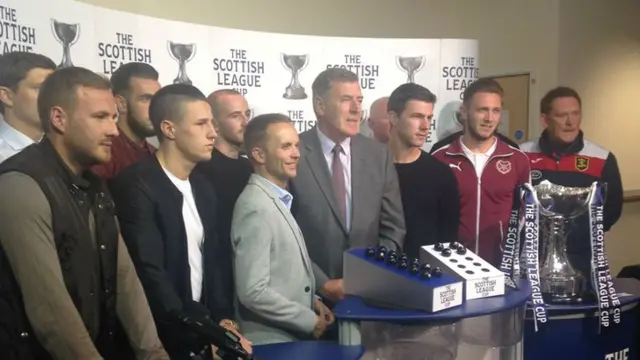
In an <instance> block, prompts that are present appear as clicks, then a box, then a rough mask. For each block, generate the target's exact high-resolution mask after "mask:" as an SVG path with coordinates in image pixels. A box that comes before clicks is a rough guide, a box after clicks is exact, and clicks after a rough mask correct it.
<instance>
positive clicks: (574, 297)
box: [542, 292, 596, 305]
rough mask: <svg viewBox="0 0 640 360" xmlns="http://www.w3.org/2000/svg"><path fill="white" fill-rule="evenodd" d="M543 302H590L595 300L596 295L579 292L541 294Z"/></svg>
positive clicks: (555, 303)
mask: <svg viewBox="0 0 640 360" xmlns="http://www.w3.org/2000/svg"><path fill="white" fill-rule="evenodd" d="M542 298H543V299H544V302H545V303H547V304H552V305H581V304H590V303H593V302H595V301H596V297H595V296H594V295H593V294H591V293H587V292H585V293H581V294H544V293H543V294H542Z"/></svg>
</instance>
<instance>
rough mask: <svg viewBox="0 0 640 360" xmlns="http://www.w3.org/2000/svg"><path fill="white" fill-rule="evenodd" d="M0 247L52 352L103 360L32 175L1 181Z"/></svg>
mask: <svg viewBox="0 0 640 360" xmlns="http://www.w3.org/2000/svg"><path fill="white" fill-rule="evenodd" d="M0 246H2V249H3V250H4V252H5V255H6V256H7V259H8V261H9V264H10V265H11V268H12V270H13V273H14V275H15V278H16V280H17V282H18V284H19V285H20V290H21V292H22V297H23V301H24V306H25V310H26V313H27V317H28V319H29V323H30V324H31V327H32V328H33V331H34V334H35V336H36V338H37V339H38V340H39V341H40V343H41V344H42V346H43V347H44V348H45V349H46V350H47V352H48V353H49V354H50V355H51V356H52V357H53V358H54V359H60V360H75V359H84V360H99V359H102V357H101V356H100V354H99V353H98V350H97V349H96V348H95V346H94V345H93V341H92V339H91V336H90V335H89V332H88V331H87V329H86V327H85V325H84V322H83V321H82V318H81V317H80V314H79V313H78V310H77V309H76V307H75V305H74V303H73V301H72V300H71V297H70V296H69V293H68V291H67V288H66V286H65V283H64V278H63V275H62V269H61V268H60V261H59V259H58V253H57V250H56V246H55V242H54V236H53V227H52V217H51V207H50V205H49V202H48V200H47V198H46V197H45V195H44V193H43V192H42V190H41V189H40V186H39V185H38V184H37V183H36V182H35V181H34V180H33V179H32V178H31V177H29V176H27V175H24V174H21V173H7V174H4V175H2V176H0Z"/></svg>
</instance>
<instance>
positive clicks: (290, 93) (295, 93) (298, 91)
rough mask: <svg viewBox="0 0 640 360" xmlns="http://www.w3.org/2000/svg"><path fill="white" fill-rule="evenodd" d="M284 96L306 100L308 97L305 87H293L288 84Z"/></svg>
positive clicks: (290, 98)
mask: <svg viewBox="0 0 640 360" xmlns="http://www.w3.org/2000/svg"><path fill="white" fill-rule="evenodd" d="M282 97H283V98H285V99H289V100H304V99H306V98H307V93H306V92H305V91H304V89H303V88H292V87H290V86H287V88H286V89H285V91H284V94H282Z"/></svg>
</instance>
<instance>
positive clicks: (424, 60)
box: [415, 55, 427, 72]
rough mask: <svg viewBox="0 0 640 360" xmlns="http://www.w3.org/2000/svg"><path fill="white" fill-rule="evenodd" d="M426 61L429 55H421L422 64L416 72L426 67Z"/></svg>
mask: <svg viewBox="0 0 640 360" xmlns="http://www.w3.org/2000/svg"><path fill="white" fill-rule="evenodd" d="M426 62H427V57H426V56H424V55H422V56H420V66H418V68H417V69H416V71H415V72H418V71H420V70H422V68H423V67H424V64H426Z"/></svg>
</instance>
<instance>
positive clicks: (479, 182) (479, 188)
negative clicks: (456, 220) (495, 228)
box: [474, 161, 489, 255]
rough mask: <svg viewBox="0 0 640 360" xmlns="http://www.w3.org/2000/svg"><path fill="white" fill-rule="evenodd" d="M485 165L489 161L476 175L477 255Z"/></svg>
mask: <svg viewBox="0 0 640 360" xmlns="http://www.w3.org/2000/svg"><path fill="white" fill-rule="evenodd" d="M487 165H489V161H487V163H486V164H485V166H484V167H483V168H482V171H480V176H478V189H477V190H476V193H477V202H476V203H477V204H478V206H476V252H475V253H476V255H478V254H479V251H480V205H481V202H482V173H483V172H484V169H485V168H486V167H487ZM474 170H475V169H474Z"/></svg>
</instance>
